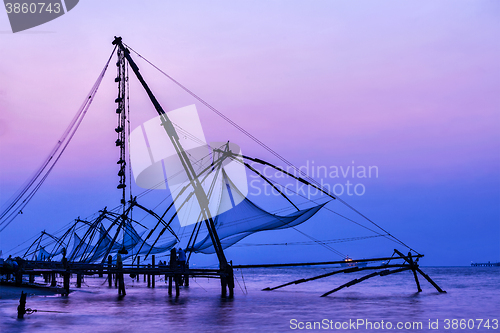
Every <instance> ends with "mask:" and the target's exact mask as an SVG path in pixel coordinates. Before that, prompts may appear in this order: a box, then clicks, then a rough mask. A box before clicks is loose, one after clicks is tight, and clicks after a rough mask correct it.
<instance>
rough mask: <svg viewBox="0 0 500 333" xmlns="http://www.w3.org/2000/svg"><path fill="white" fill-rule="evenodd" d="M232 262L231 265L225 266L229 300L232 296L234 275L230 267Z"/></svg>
mask: <svg viewBox="0 0 500 333" xmlns="http://www.w3.org/2000/svg"><path fill="white" fill-rule="evenodd" d="M232 264H233V263H232V262H231V265H228V266H227V272H228V276H227V286H228V288H229V298H233V296H234V273H233V267H232Z"/></svg>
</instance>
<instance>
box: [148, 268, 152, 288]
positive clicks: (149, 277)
mask: <svg viewBox="0 0 500 333" xmlns="http://www.w3.org/2000/svg"><path fill="white" fill-rule="evenodd" d="M149 269H151V264H148V270H149ZM149 287H151V274H149V272H148V288H149Z"/></svg>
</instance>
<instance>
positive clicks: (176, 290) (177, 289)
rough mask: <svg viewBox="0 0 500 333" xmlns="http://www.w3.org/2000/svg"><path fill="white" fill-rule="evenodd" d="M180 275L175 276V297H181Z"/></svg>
mask: <svg viewBox="0 0 500 333" xmlns="http://www.w3.org/2000/svg"><path fill="white" fill-rule="evenodd" d="M180 277H181V276H180V275H179V274H175V276H174V280H175V297H179V294H180V290H179V282H180V281H179V280H180Z"/></svg>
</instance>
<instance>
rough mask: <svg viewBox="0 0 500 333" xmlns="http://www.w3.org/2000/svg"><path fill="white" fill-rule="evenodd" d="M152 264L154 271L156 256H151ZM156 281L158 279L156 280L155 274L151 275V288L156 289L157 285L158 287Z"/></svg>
mask: <svg viewBox="0 0 500 333" xmlns="http://www.w3.org/2000/svg"><path fill="white" fill-rule="evenodd" d="M151 262H152V264H151V268H153V269H154V268H155V255H154V254H153V255H152V256H151ZM155 279H156V278H155V275H154V274H151V287H152V288H154V287H155V285H156V281H155Z"/></svg>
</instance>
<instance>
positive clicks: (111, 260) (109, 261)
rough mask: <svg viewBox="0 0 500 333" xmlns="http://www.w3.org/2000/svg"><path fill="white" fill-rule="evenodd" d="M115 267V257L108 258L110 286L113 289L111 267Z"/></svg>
mask: <svg viewBox="0 0 500 333" xmlns="http://www.w3.org/2000/svg"><path fill="white" fill-rule="evenodd" d="M112 266H113V257H111V255H109V256H108V286H109V287H110V288H111V287H112V286H113V274H111V267H112Z"/></svg>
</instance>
